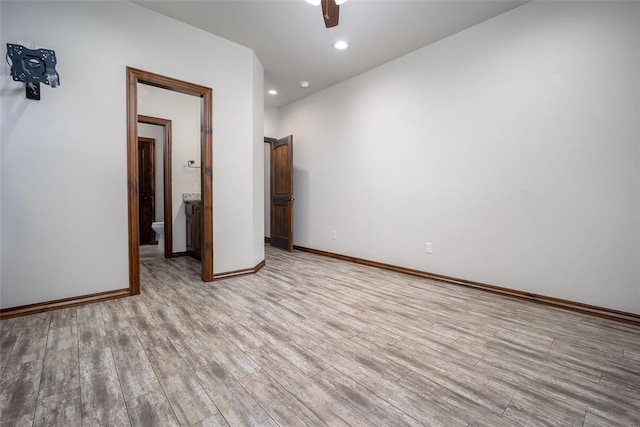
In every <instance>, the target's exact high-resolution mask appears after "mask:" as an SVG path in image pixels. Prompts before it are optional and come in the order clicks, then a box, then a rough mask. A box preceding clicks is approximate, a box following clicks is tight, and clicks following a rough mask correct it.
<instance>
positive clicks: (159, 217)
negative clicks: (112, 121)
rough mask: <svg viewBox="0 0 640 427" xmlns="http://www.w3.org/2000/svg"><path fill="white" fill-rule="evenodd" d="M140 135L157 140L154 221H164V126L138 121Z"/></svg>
mask: <svg viewBox="0 0 640 427" xmlns="http://www.w3.org/2000/svg"><path fill="white" fill-rule="evenodd" d="M138 136H143V137H145V138H152V139H153V140H155V147H154V149H155V153H154V154H155V176H154V180H153V181H154V185H155V193H156V194H155V206H154V209H155V212H154V217H153V221H164V130H163V127H162V126H158V125H151V124H148V123H138Z"/></svg>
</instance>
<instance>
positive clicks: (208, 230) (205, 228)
mask: <svg viewBox="0 0 640 427" xmlns="http://www.w3.org/2000/svg"><path fill="white" fill-rule="evenodd" d="M138 84H145V85H149V86H153V87H156V88H162V89H166V90H169V91H175V92H179V93H183V94H187V95H193V96H196V97H198V98H200V99H201V108H200V135H199V139H200V156H199V157H200V158H199V159H195V160H193V161H194V163H195V162H196V161H197V162H198V166H199V168H198V173H199V178H200V194H201V202H200V203H201V208H200V213H199V215H200V220H201V223H200V227H201V230H202V245H201V248H200V254H201V267H202V268H201V277H202V280H203V281H205V282H208V281H212V280H213V209H212V111H213V105H212V95H213V94H212V92H213V91H212V90H211V88H207V87H204V86H200V85H196V84H193V83H188V82H184V81H181V80H176V79H173V78H170V77H166V76H161V75H159V74H154V73H150V72H147V71H142V70H137V69H135V68H131V67H127V183H128V192H127V199H128V223H129V227H128V234H129V291H130V294H131V295H136V294H139V293H140V265H139V262H140V222H139V221H140V220H139V214H138V212H139V204H140V200H139V192H140V187H139V171H138V168H139V158H138ZM165 203H166V199H165ZM165 222H166V221H165Z"/></svg>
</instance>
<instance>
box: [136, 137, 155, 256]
mask: <svg viewBox="0 0 640 427" xmlns="http://www.w3.org/2000/svg"><path fill="white" fill-rule="evenodd" d="M155 167H156V140H155V139H154V138H146V137H144V136H138V185H139V191H138V222H139V223H140V245H143V246H144V245H157V244H158V241H157V240H156V233H155V232H154V230H153V228H152V224H153V223H154V222H155V220H156V191H155V187H156V186H155V181H156V171H155Z"/></svg>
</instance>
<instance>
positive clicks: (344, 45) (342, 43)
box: [333, 40, 351, 50]
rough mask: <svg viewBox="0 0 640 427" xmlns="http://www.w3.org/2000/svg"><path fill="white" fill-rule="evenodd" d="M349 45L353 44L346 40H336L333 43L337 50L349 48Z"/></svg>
mask: <svg viewBox="0 0 640 427" xmlns="http://www.w3.org/2000/svg"><path fill="white" fill-rule="evenodd" d="M349 46H351V45H350V44H349V42H347V41H345V40H338V41H337V42H335V43H334V44H333V48H334V49H335V50H345V49H348V48H349Z"/></svg>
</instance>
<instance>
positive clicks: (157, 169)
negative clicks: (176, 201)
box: [138, 114, 173, 259]
mask: <svg viewBox="0 0 640 427" xmlns="http://www.w3.org/2000/svg"><path fill="white" fill-rule="evenodd" d="M171 135H172V125H171V120H169V119H165V118H161V117H153V116H145V115H142V114H139V115H138V141H139V140H140V138H151V139H153V140H154V142H155V144H154V146H155V147H154V156H153V157H154V160H155V164H154V167H153V172H152V175H153V186H154V198H153V219H152V222H151V224H149V219H148V218H147V219H146V220H145V222H146V224H145V226H146V227H148V228H147V233H148V232H149V228H151V231H152V232H153V240H154V241H155V245H156V247H155V248H154V247H145V242H144V240H143V238H142V227H143V224H142V217H143V215H142V212H143V209H142V203H143V201H142V200H141V201H140V206H141V207H140V209H139V217H140V228H141V231H140V244H141V247H140V254H141V259H149V258H156V257H163V258H171V257H172V256H173V221H170V220H165V219H167V218H172V217H173V208H172V200H173V195H172V194H173V192H172V187H171V183H172V179H171V160H172V156H171V153H172V151H171ZM139 144H140V142H138V145H139ZM138 152H140V150H138ZM138 162H139V163H140V164H142V160H140V156H139V155H138ZM147 173H149V172H147ZM142 174H143V173H142V172H141V171H138V176H139V177H140V176H141V175H142ZM141 182H142V179H141V178H139V186H140V188H141V191H142V188H143V187H144V185H143V184H142V183H141ZM139 199H142V196H141V195H140V196H139ZM147 203H149V201H148V200H147ZM158 224H161V225H162V228H163V232H162V233H158V232H156V230H157V229H158ZM153 244H154V243H151V245H153Z"/></svg>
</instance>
